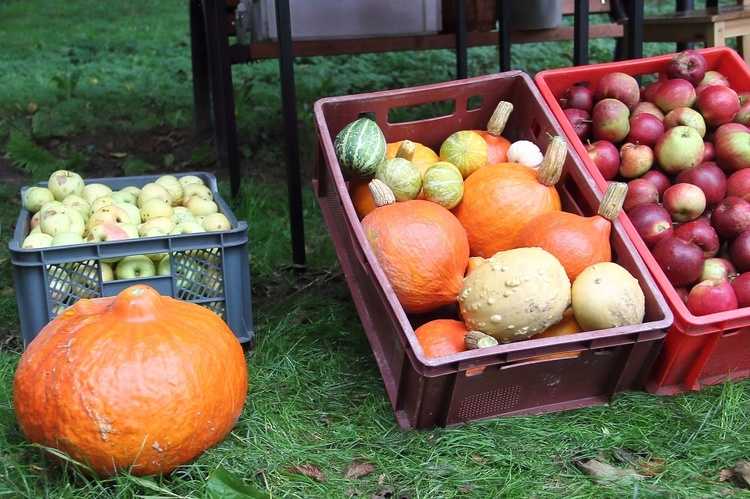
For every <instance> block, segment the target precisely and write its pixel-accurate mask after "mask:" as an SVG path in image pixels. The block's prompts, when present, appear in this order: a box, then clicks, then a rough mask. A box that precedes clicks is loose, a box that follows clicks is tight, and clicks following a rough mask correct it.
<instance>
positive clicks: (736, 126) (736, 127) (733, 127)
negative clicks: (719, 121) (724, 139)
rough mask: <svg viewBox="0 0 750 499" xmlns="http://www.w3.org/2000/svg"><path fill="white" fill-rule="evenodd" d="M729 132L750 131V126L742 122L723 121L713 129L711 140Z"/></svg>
mask: <svg viewBox="0 0 750 499" xmlns="http://www.w3.org/2000/svg"><path fill="white" fill-rule="evenodd" d="M729 132H750V128H748V127H747V125H743V124H742V123H735V122H732V123H724V124H723V125H719V127H718V128H717V129H716V130H714V132H713V135H712V137H711V140H716V139H718V138H719V137H721V136H722V135H723V134H725V133H729Z"/></svg>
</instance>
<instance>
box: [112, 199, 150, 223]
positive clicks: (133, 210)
mask: <svg viewBox="0 0 750 499" xmlns="http://www.w3.org/2000/svg"><path fill="white" fill-rule="evenodd" d="M113 206H117V207H119V208H122V209H123V210H125V211H126V212H127V214H128V217H130V223H134V224H139V223H141V222H142V221H143V220H141V210H139V209H138V207H137V206H136V205H134V204H130V203H124V202H121V201H118V202H116V203H115V204H114V205H113Z"/></svg>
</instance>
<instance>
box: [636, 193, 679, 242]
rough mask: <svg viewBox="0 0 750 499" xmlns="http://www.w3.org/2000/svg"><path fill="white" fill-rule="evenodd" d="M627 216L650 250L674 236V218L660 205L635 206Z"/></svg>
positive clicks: (645, 204)
mask: <svg viewBox="0 0 750 499" xmlns="http://www.w3.org/2000/svg"><path fill="white" fill-rule="evenodd" d="M627 215H628V218H629V219H630V222H631V223H632V224H633V228H635V231H636V232H637V233H638V235H639V236H641V239H643V242H644V244H645V245H646V247H648V248H652V247H653V246H654V245H655V244H656V242H657V241H659V240H660V239H664V238H666V237H669V236H671V235H672V234H674V227H673V226H672V218H671V217H670V216H669V212H668V211H667V210H666V208H664V207H663V206H662V205H660V204H651V203H644V204H639V205H636V206H633V207H632V208H631V209H630V211H629V212H628V213H627Z"/></svg>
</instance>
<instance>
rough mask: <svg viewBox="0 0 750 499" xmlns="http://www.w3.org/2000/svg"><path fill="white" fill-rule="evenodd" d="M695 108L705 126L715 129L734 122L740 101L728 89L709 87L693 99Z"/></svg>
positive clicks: (720, 86) (733, 92) (732, 91)
mask: <svg viewBox="0 0 750 499" xmlns="http://www.w3.org/2000/svg"><path fill="white" fill-rule="evenodd" d="M695 107H696V109H697V110H698V111H699V112H700V113H701V114H702V115H703V119H705V120H706V126H708V127H711V128H716V127H718V126H719V125H723V124H724V123H730V122H731V121H733V120H734V117H735V116H736V115H737V112H738V111H739V110H740V99H739V97H738V96H737V92H735V91H734V90H732V89H731V88H730V87H725V86H723V85H711V86H710V87H708V88H706V89H705V90H703V91H702V92H701V93H700V94H699V95H698V96H697V97H696V98H695Z"/></svg>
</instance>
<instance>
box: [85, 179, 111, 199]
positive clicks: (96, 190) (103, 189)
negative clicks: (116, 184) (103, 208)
mask: <svg viewBox="0 0 750 499" xmlns="http://www.w3.org/2000/svg"><path fill="white" fill-rule="evenodd" d="M111 193H112V188H111V187H110V186H108V185H105V184H102V183H99V182H92V183H90V184H86V185H84V186H83V190H82V191H81V197H82V198H83V199H85V200H86V201H88V202H89V204H92V203H93V202H94V200H96V199H97V198H100V197H104V196H108V195H109V194H111Z"/></svg>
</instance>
